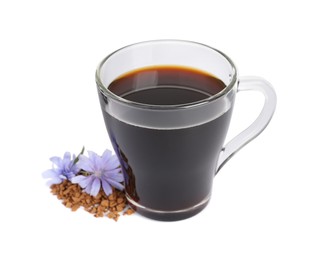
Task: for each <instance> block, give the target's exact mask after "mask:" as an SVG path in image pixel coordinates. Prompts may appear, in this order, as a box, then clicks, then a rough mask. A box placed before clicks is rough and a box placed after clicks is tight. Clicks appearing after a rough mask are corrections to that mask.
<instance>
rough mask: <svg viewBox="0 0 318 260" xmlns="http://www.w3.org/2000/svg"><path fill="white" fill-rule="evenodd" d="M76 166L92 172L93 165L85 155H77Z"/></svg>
mask: <svg viewBox="0 0 318 260" xmlns="http://www.w3.org/2000/svg"><path fill="white" fill-rule="evenodd" d="M77 167H78V168H80V169H83V170H84V171H87V172H94V165H93V164H92V162H91V161H90V159H89V158H87V157H86V156H85V155H80V156H79V161H78V162H77Z"/></svg>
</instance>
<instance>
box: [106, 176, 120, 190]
mask: <svg viewBox="0 0 318 260" xmlns="http://www.w3.org/2000/svg"><path fill="white" fill-rule="evenodd" d="M107 182H108V183H109V184H110V185H112V186H113V187H114V188H116V189H118V190H123V189H124V186H123V185H122V184H121V183H119V182H117V181H114V180H111V179H108V180H107Z"/></svg>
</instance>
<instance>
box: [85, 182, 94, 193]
mask: <svg viewBox="0 0 318 260" xmlns="http://www.w3.org/2000/svg"><path fill="white" fill-rule="evenodd" d="M91 190H92V182H90V183H88V185H87V186H86V188H85V189H84V191H85V192H86V193H88V194H91Z"/></svg>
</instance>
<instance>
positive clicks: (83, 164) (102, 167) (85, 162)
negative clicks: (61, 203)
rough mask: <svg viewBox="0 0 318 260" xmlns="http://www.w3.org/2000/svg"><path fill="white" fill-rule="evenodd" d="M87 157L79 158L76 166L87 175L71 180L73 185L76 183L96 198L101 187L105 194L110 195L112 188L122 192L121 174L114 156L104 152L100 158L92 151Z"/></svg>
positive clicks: (107, 151)
mask: <svg viewBox="0 0 318 260" xmlns="http://www.w3.org/2000/svg"><path fill="white" fill-rule="evenodd" d="M87 153H88V157H86V156H85V155H80V156H79V161H78V163H77V166H78V167H79V168H80V169H82V170H84V171H86V172H87V173H88V174H89V175H88V176H84V175H78V176H75V177H73V178H72V180H71V181H72V182H73V183H78V184H79V185H80V186H81V187H82V188H83V189H84V191H85V192H86V193H88V194H90V195H92V196H96V195H97V194H98V192H99V190H100V188H101V186H102V188H103V190H104V192H105V194H106V195H107V196H108V195H110V194H111V193H112V192H113V190H112V187H114V188H116V189H119V190H123V189H124V186H123V185H122V184H121V182H123V181H124V178H123V174H122V173H121V168H120V164H119V161H118V159H117V157H116V155H112V152H111V151H109V150H106V151H105V152H104V153H103V155H102V156H99V155H97V154H96V153H94V152H92V151H88V152H87Z"/></svg>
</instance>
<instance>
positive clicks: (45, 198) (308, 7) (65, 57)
mask: <svg viewBox="0 0 318 260" xmlns="http://www.w3.org/2000/svg"><path fill="white" fill-rule="evenodd" d="M315 2H316V1H309V0H302V1H293V0H289V1H269V0H267V1H255V0H253V1H252V0H251V1H229V0H223V1H200V0H196V1H186V0H182V1H177V0H176V1H173V0H169V1H166V0H160V1H149V0H145V1H140V0H134V1H106V0H104V1H93V0H90V1H81V0H77V1H67V0H62V1H60V0H54V1H43V0H41V1H40V0H39V1H35V0H28V1H22V0H21V1H18V0H10V1H9V0H1V2H0V116H1V117H0V119H1V121H0V122H1V123H0V125H1V128H0V133H1V135H0V145H1V147H0V153H1V154H0V158H1V161H0V162H1V165H0V167H1V178H0V180H1V181H0V184H1V186H0V203H1V204H0V206H1V215H0V241H1V242H0V259H23V258H24V259H26V258H27V259H31V258H32V259H40V258H42V259H111V258H112V259H174V258H177V259H184V258H186V259H198V258H200V259H245V260H247V259H291V258H292V259H306V260H308V259H317V258H318V212H317V207H318V176H317V174H318V170H317V160H318V159H317V146H318V142H317V133H318V128H317V124H316V123H317V110H318V109H317V103H318V102H317V96H318V85H317V75H318V73H317V60H318V51H317V46H318V40H317V24H318V16H317V5H315ZM165 38H173V39H184V40H193V41H198V42H202V43H205V44H208V45H211V46H213V47H215V48H218V49H220V50H222V51H223V52H225V53H226V54H228V55H229V56H230V57H231V58H232V59H233V60H234V62H235V63H236V65H237V67H238V69H239V73H240V75H257V76H262V77H264V78H266V79H268V80H269V81H270V82H271V83H272V84H273V85H274V87H275V89H276V92H277V96H278V105H277V110H276V113H275V116H274V118H273V120H272V122H271V123H270V124H269V126H268V128H267V129H266V130H265V131H264V133H263V134H261V135H260V136H259V137H258V138H257V139H255V140H254V141H253V142H251V143H250V144H249V145H248V146H247V147H245V148H244V149H242V150H241V151H240V152H239V153H238V154H237V155H235V156H234V157H233V159H231V160H230V161H229V162H228V163H227V164H226V165H225V166H224V168H223V169H222V170H221V172H220V173H219V175H218V176H217V177H216V179H215V181H214V185H213V196H212V200H211V202H210V204H209V205H208V206H207V208H206V209H205V210H204V211H203V212H202V213H200V214H199V215H197V216H195V217H193V218H191V219H188V220H184V221H180V222H172V223H165V222H158V221H152V220H148V219H146V218H143V217H140V216H138V215H133V216H130V217H121V218H120V219H119V221H118V222H117V223H115V222H113V221H110V220H108V219H106V218H103V219H96V218H94V217H92V216H91V215H90V214H87V213H86V212H84V211H78V212H76V213H73V212H70V211H69V210H68V209H66V208H65V207H64V206H62V205H61V204H60V202H59V201H58V200H57V199H56V198H55V197H54V196H52V195H51V194H50V191H49V188H48V187H47V186H46V185H45V180H43V179H42V177H41V173H42V172H43V171H44V170H46V169H48V168H50V167H51V163H50V161H49V157H51V156H54V155H56V156H62V155H63V154H64V152H65V151H71V152H73V153H78V152H79V151H80V149H81V148H82V146H83V145H85V146H86V148H87V149H90V150H93V151H96V152H98V153H102V152H103V150H104V149H105V148H110V142H109V140H108V137H107V134H106V130H105V126H104V122H103V119H102V115H101V111H100V107H99V103H98V98H97V94H96V87H95V80H94V73H95V68H96V66H97V64H98V63H99V61H100V60H101V59H102V58H103V57H104V56H106V55H107V54H108V53H110V52H112V51H114V50H115V49H117V48H120V47H122V46H125V45H127V44H130V43H134V42H138V41H142V40H151V39H165ZM261 105H262V99H261V98H260V97H259V96H257V95H247V94H245V93H244V94H243V93H242V94H239V95H238V98H237V104H236V110H235V113H234V115H233V121H232V125H231V129H230V132H229V136H234V135H235V134H236V133H238V132H239V131H240V130H242V129H243V128H244V127H245V126H247V125H248V124H249V123H250V122H251V121H252V120H253V118H255V117H256V115H257V113H258V112H259V109H260V107H261ZM38 257H40V258H38Z"/></svg>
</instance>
